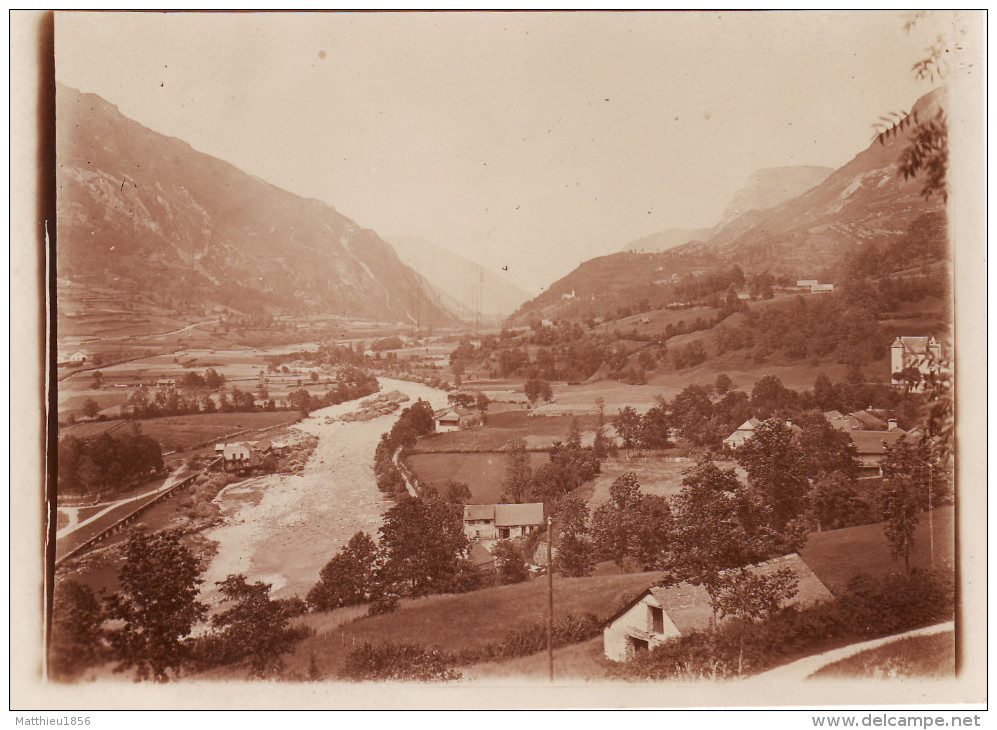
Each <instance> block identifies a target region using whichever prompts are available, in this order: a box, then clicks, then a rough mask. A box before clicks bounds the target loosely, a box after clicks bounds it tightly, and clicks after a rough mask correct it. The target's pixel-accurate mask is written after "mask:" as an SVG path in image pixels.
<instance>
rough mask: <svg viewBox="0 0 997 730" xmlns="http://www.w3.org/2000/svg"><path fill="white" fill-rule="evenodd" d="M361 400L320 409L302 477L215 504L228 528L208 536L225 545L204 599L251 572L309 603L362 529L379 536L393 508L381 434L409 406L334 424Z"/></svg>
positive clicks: (271, 481)
mask: <svg viewBox="0 0 997 730" xmlns="http://www.w3.org/2000/svg"><path fill="white" fill-rule="evenodd" d="M378 380H379V382H380V384H381V391H382V392H388V391H392V390H398V391H401V392H402V393H405V394H406V395H408V396H409V398H411V399H412V400H411V401H409V402H407V403H403V404H402V408H404V407H406V406H408V405H410V404H411V402H414V401H415V400H416V399H417V398H422V399H423V400H426V401H429V402H430V403H431V404H432V406H433V408H441V407H443V406H445V405H446V404H447V394H446V392H444V391H442V390H437V389H435V388H430V387H428V386H425V385H421V384H418V383H410V382H407V381H404V380H393V379H390V378H379V379H378ZM357 405H358V401H350V402H347V403H341V404H339V405H336V406H330V407H329V408H323V409H321V410H317V411H314V412H313V413H312V414H311V416H310V417H308V418H306V419H304V420H303V421H301V422H300V423H298V424H297V425H296V426H295V428H298V429H300V430H302V431H305V432H307V433H310V434H313V435H315V436H317V437H318V445H317V446H316V447H315V451H314V452H313V453H312V455H311V457H310V458H309V459H308V461H307V462H306V464H305V467H304V470H303V471H302V473H300V474H292V475H289V474H272V475H268V476H264V477H257V478H253V479H249V480H246V481H243V482H237V483H235V484H232V485H229V486H228V487H226V488H225V489H223V490H222V491H221V492H220V493H219V495H218V497H217V498H216V500H215V502H216V504H218V505H219V507H220V508H221V510H222V516H223V517H224V520H225V521H224V523H223V524H221V525H219V526H218V527H215V528H213V529H211V530H209V531H208V532H207V537H208V538H210V539H211V540H213V541H215V542H216V543H217V544H218V550H217V553H216V554H215V555H214V557H213V558H212V559H211V562H210V564H209V565H208V567H207V570H206V571H205V574H204V576H203V577H204V587H203V591H202V593H203V594H204V595H203V598H204V599H205V600H207V601H209V602H213V599H216V598H217V594H216V592H215V588H214V584H215V581H220V580H224V579H225V578H226V577H227V576H228V575H229V574H233V573H243V574H244V575H246V577H247V578H248V579H249V580H250V581H257V580H262V581H265V582H267V583H270V584H271V585H272V586H273V592H272V595H273V596H274V597H277V598H287V597H290V596H293V595H298V596H301V597H302V598H304V597H305V595H306V594H307V593H308V590H309V589H310V588H311V587H312V586H313V585H315V582H316V581H317V580H318V576H319V571H320V570H321V569H322V567H323V566H324V565H325V564H326V563H327V562H328V561H329V559H330V558H331V557H332V556H333V555H335V554H336V553H337V552H339V549H340V548H341V547H342V546H343V545H345V544H346V543H347V542H348V541H349V539H350V538H351V537H352V536H353V535H354V533H356V532H357V531H358V530H363V531H364V532H367V533H368V534H370V535H371V537H374V538H375V539H376V538H377V529H378V527H380V525H381V516H382V514H383V513H384V511H385V510H386V509H387V508H389V507H390V506H391V502H390V501H389V500H386V499H384V497H383V496H382V494H381V492H380V491H378V489H377V484H376V482H375V480H374V471H373V468H372V464H373V459H374V449H375V447H376V446H377V442H378V440H379V439H380V438H381V434H382V433H384V432H385V431H388V430H389V429H390V428H391V426H392V424H394V422H395V421H396V420H397V418H398V414H399V413H400V412H401V409H399V410H397V411H395V412H394V413H389V414H387V415H384V416H380V417H378V418H374V419H371V420H370V421H353V422H343V421H338V420H337V421H333V422H331V423H326V419H327V418H328V417H330V416H332V417H338V416H341V415H343V414H345V413H349V412H350V411H355V410H356V409H357Z"/></svg>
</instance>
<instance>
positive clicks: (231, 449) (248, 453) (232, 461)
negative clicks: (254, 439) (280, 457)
mask: <svg viewBox="0 0 997 730" xmlns="http://www.w3.org/2000/svg"><path fill="white" fill-rule="evenodd" d="M222 458H223V459H224V464H225V468H226V469H233V470H235V469H248V468H250V467H254V466H259V465H260V461H261V460H260V455H259V454H257V453H256V451H255V450H254V449H253V447H252V446H250V445H249V444H248V443H245V442H243V443H241V444H225V446H224V448H223V449H222Z"/></svg>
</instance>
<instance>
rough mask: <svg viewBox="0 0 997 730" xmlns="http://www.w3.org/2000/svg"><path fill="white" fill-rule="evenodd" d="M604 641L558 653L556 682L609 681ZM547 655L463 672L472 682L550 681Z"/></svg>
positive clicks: (572, 646)
mask: <svg viewBox="0 0 997 730" xmlns="http://www.w3.org/2000/svg"><path fill="white" fill-rule="evenodd" d="M603 651H604V649H603V643H602V637H601V636H596V637H594V638H592V639H589V640H588V641H583V642H581V643H579V644H570V645H568V646H562V647H560V648H558V649H555V650H554V681H555V682H557V681H561V680H565V679H575V680H577V679H581V680H587V681H595V680H603V681H604V680H605V679H606V669H607V667H608V666H609V664H610V662H609V660H608V659H606V657H605V656H604V654H603ZM548 671H549V670H548V665H547V652H540V653H539V654H530V655H529V656H523V657H516V658H515V659H507V660H506V661H491V662H482V663H481V664H474V665H471V666H470V667H467V668H464V669H461V674H462V675H463V679H465V680H469V681H472V682H477V681H480V682H486V683H487V682H495V681H503V680H521V679H526V680H533V681H544V682H546V681H547V677H548Z"/></svg>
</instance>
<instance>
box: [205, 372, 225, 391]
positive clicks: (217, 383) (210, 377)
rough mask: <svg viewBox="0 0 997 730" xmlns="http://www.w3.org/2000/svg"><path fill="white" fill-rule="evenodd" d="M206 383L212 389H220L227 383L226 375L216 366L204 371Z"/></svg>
mask: <svg viewBox="0 0 997 730" xmlns="http://www.w3.org/2000/svg"><path fill="white" fill-rule="evenodd" d="M204 384H205V385H206V386H207V387H208V388H210V389H211V390H218V389H219V388H221V387H222V386H223V385H224V384H225V376H224V375H222V374H221V373H219V372H218V371H217V370H215V369H214V368H208V369H207V370H205V371H204Z"/></svg>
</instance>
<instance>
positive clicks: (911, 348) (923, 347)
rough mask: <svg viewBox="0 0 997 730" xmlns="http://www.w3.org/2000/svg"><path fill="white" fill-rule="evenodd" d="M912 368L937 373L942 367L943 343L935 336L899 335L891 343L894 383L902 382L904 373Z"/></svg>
mask: <svg viewBox="0 0 997 730" xmlns="http://www.w3.org/2000/svg"><path fill="white" fill-rule="evenodd" d="M910 368H913V369H915V370H916V371H917V372H919V373H920V374H921V375H937V374H938V373H939V372H940V371H941V369H942V346H941V343H940V342H938V340H936V339H935V338H934V337H897V338H896V339H895V340H894V341H893V344H892V345H890V371H891V372H892V373H893V384H894V385H900V384H902V383H903V382H904V378H903V377H902V373H903V372H904V371H905V370H909V369H910ZM916 387H917V386H916V385H915V388H916Z"/></svg>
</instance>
